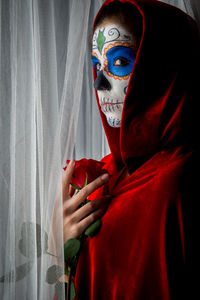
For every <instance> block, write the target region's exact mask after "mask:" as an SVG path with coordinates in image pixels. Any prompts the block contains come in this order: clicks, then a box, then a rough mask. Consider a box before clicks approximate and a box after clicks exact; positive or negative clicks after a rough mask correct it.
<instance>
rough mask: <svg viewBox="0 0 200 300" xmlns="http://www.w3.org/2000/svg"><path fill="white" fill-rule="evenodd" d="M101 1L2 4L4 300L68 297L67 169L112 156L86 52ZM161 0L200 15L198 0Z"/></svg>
mask: <svg viewBox="0 0 200 300" xmlns="http://www.w3.org/2000/svg"><path fill="white" fill-rule="evenodd" d="M102 2H103V0H1V1H0V191H1V193H0V237H1V240H0V258H1V263H0V299H2V300H13V299H17V300H18V299H21V300H23V299H29V300H35V299H41V300H44V299H45V300H49V299H53V295H54V292H55V288H56V289H57V293H58V294H59V295H60V297H59V299H64V286H62V285H58V284H55V278H54V274H55V273H56V272H55V269H54V267H53V265H54V264H57V265H59V266H60V267H59V268H58V267H57V269H56V270H57V273H59V274H61V273H62V272H63V253H62V248H63V238H62V217H61V216H62V197H61V177H62V167H63V165H64V163H65V160H66V159H70V158H71V157H72V156H73V155H74V156H75V157H76V158H81V157H91V158H96V159H100V158H101V157H102V156H104V155H105V154H107V153H108V152H109V149H108V145H107V142H106V139H105V136H104V132H103V129H102V125H101V121H100V117H99V112H98V109H97V106H96V100H95V96H94V91H93V88H92V66H91V62H90V52H89V49H88V39H89V36H90V35H91V32H92V23H93V19H94V16H95V14H96V12H97V11H98V9H99V7H100V6H101V4H102ZM165 2H170V3H171V4H176V5H177V4H178V6H179V7H180V8H182V9H185V10H187V11H188V12H189V13H190V14H193V16H194V17H196V18H197V17H198V16H199V7H198V3H197V1H165ZM175 2H176V3H175ZM189 3H190V4H191V5H190V4H189ZM186 4H187V5H186ZM78 116H79V117H78ZM75 142H76V143H75ZM74 144H75V147H74ZM55 206H56V211H57V214H56V215H57V218H55V220H54V225H55V226H54V227H53V230H51V227H52V226H51V224H52V218H53V208H54V207H55ZM50 254H53V255H54V256H59V259H58V258H55V257H54V256H51V255H50Z"/></svg>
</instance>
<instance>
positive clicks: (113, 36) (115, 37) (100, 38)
mask: <svg viewBox="0 0 200 300" xmlns="http://www.w3.org/2000/svg"><path fill="white" fill-rule="evenodd" d="M113 41H120V42H129V43H130V44H131V45H133V44H134V40H133V37H132V35H131V34H130V33H129V32H128V31H127V30H126V29H125V28H123V27H121V26H118V25H116V24H112V25H107V26H104V27H101V28H97V29H96V30H95V32H94V35H93V42H92V50H93V51H98V52H99V53H100V55H102V50H103V48H104V46H106V44H108V43H111V42H113Z"/></svg>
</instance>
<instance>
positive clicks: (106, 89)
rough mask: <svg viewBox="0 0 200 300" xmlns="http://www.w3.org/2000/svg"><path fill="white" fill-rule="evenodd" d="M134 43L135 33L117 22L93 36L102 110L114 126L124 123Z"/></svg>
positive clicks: (96, 85)
mask: <svg viewBox="0 0 200 300" xmlns="http://www.w3.org/2000/svg"><path fill="white" fill-rule="evenodd" d="M134 46H135V40H134V38H133V36H132V35H131V34H130V33H129V32H128V31H127V30H126V29H125V28H123V27H122V26H119V25H116V24H112V25H107V26H104V27H100V28H97V29H96V30H95V32H94V35H93V44H92V61H93V65H94V67H95V69H96V72H97V79H96V80H95V83H94V86H95V89H96V90H97V94H98V97H99V104H100V106H101V110H102V112H103V113H104V114H105V116H106V118H107V122H108V124H109V125H110V126H112V127H120V124H121V118H122V109H123V104H124V99H125V95H126V92H127V87H128V83H129V79H130V75H131V72H132V69H133V65H134V62H135V53H134V50H133V49H134ZM105 78H106V79H105Z"/></svg>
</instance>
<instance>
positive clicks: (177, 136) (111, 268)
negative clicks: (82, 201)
mask: <svg viewBox="0 0 200 300" xmlns="http://www.w3.org/2000/svg"><path fill="white" fill-rule="evenodd" d="M118 1H120V2H124V3H127V2H129V3H131V4H132V5H134V6H135V7H136V9H138V10H139V12H140V14H141V15H142V17H143V35H142V38H141V43H140V47H139V50H138V53H137V57H136V62H135V65H134V68H133V71H132V75H131V79H130V82H129V87H128V91H127V94H126V99H125V103H124V108H123V114H122V123H121V127H120V128H112V127H110V126H109V125H108V124H107V121H106V118H105V116H104V114H103V113H102V112H101V109H100V106H99V110H100V114H101V118H102V122H103V126H104V129H105V133H106V136H107V138H108V142H109V145H110V149H111V155H109V156H107V157H106V158H105V159H104V160H103V161H104V162H105V165H104V168H105V169H107V170H109V171H110V172H109V173H110V174H112V177H111V179H110V181H109V183H108V185H106V186H105V187H104V188H101V189H99V190H97V191H96V192H95V193H93V194H92V195H91V199H96V198H98V197H101V196H102V195H105V194H108V193H109V194H111V195H112V201H111V203H110V205H109V207H108V210H107V212H106V213H105V215H104V216H103V218H102V227H101V230H100V232H99V233H98V234H97V235H96V236H95V237H94V238H92V239H88V240H87V241H86V242H85V244H84V246H83V249H82V251H81V255H80V258H79V263H78V267H77V274H76V278H75V283H76V289H77V298H76V299H78V300H81V299H87V300H90V299H91V300H102V299H109V300H121V299H123V300H151V299H152V300H157V299H158V300H160V299H162V300H168V299H183V297H188V299H193V296H192V294H194V291H195V292H196V288H195V285H194V280H195V279H194V278H195V276H193V274H194V270H195V259H194V257H195V256H194V252H195V247H196V245H197V239H196V232H197V228H198V227H197V225H198V226H199V224H198V221H197V220H198V217H196V211H197V209H196V204H197V201H196V200H195V197H196V196H195V195H196V192H197V191H198V180H197V177H196V173H195V170H199V167H200V163H199V137H198V136H199V129H200V128H199V127H200V126H199V117H198V109H197V108H198V100H199V84H198V76H197V75H196V74H198V72H199V70H200V59H199V53H200V51H199V49H200V44H199V36H198V34H197V29H196V25H195V23H194V21H193V20H192V19H191V18H190V17H189V16H187V15H186V14H185V13H183V12H182V11H180V10H179V9H177V8H174V7H172V6H170V5H166V4H163V3H161V2H159V1H153V0H149V1H147V0H140V1H139V0H138V1H136V0H127V1H125V0H118ZM112 2H114V1H113V0H108V1H105V3H104V4H103V7H104V6H106V5H109V4H110V3H112ZM102 10H103V8H101V9H100V11H99V13H98V14H97V18H98V16H99V15H100V14H101V13H102ZM94 24H95V22H94ZM95 78H96V74H95V71H94V79H95ZM96 96H97V94H96ZM97 103H98V105H99V100H98V96H97ZM127 170H128V171H129V174H130V176H128V177H127V178H124V179H122V180H120V178H123V177H120V176H121V172H123V171H127Z"/></svg>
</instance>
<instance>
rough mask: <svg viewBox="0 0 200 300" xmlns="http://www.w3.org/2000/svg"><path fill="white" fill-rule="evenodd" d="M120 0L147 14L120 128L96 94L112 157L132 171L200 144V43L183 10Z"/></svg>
mask: <svg viewBox="0 0 200 300" xmlns="http://www.w3.org/2000/svg"><path fill="white" fill-rule="evenodd" d="M113 1H115V0H108V1H105V2H104V4H103V6H104V5H109V3H111V2H113ZM118 1H121V2H129V3H131V4H133V5H135V6H136V8H137V9H138V10H139V12H140V13H141V15H142V16H143V34H142V38H141V42H140V47H139V49H138V52H137V57H136V61H135V64H134V68H133V71H132V75H131V78H130V81H129V87H128V91H127V94H126V99H125V103H124V108H123V114H122V122H121V127H120V128H112V127H110V126H109V125H108V123H107V121H106V117H105V116H104V114H103V113H102V112H101V109H100V106H99V100H98V96H97V93H96V97H97V102H98V106H99V110H100V114H101V118H102V122H103V126H104V130H105V133H106V136H107V138H108V142H109V146H110V149H111V152H112V154H113V157H114V159H115V161H116V163H117V165H118V166H121V165H127V167H128V169H129V170H130V171H131V169H132V168H134V167H135V161H142V160H145V159H146V158H147V157H150V156H152V155H154V154H155V153H157V152H159V151H161V150H164V149H169V148H172V147H177V146H182V147H183V149H185V150H184V151H189V150H193V149H195V148H197V147H198V143H199V142H198V139H199V137H198V135H199V122H198V110H197V105H198V101H199V100H200V98H199V88H198V77H199V76H198V75H196V74H199V70H200V62H199V53H200V45H199V38H198V34H197V29H196V25H195V23H194V21H193V20H192V19H191V18H190V17H189V16H188V15H186V14H185V13H183V12H182V11H181V10H179V9H177V8H175V7H173V6H170V5H167V4H164V3H162V2H159V1H153V0H148V1H147V0H127V1H126V0H118ZM103 6H102V7H103ZM101 10H102V8H101V9H100V11H99V12H98V14H97V16H98V15H99V14H101ZM96 18H97V17H96ZM95 20H96V19H95ZM94 24H95V22H94ZM195 71H196V72H195ZM95 78H96V72H95V70H94V79H95Z"/></svg>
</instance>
